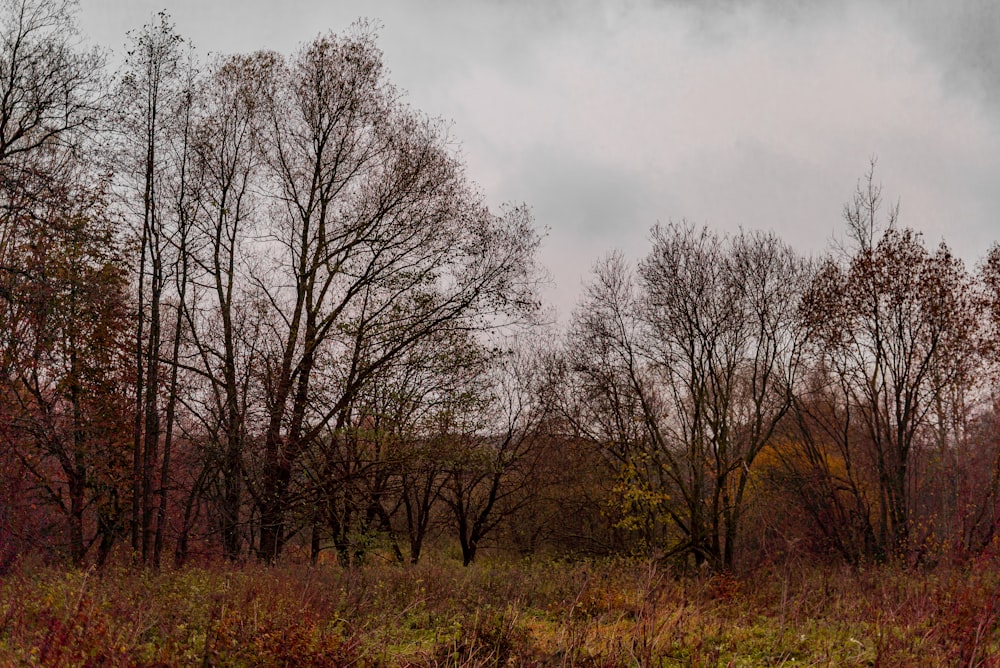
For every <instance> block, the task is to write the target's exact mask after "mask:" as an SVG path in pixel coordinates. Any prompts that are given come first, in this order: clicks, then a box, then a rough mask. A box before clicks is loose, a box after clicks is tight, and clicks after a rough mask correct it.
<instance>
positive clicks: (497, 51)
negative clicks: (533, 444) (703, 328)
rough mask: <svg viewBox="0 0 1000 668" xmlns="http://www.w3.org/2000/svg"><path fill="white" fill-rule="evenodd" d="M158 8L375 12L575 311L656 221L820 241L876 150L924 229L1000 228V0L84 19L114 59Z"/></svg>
mask: <svg viewBox="0 0 1000 668" xmlns="http://www.w3.org/2000/svg"><path fill="white" fill-rule="evenodd" d="M161 9H166V10H167V11H168V12H169V13H170V15H171V17H172V18H173V20H174V21H175V22H176V24H177V29H178V31H179V32H180V33H181V34H182V35H183V36H185V37H186V38H188V39H189V40H191V42H192V43H193V44H194V45H195V46H196V47H197V50H198V51H199V52H200V53H202V54H207V53H209V52H220V53H232V52H247V51H253V50H256V49H262V48H266V49H274V50H277V51H281V52H284V53H291V52H293V51H294V50H296V49H297V47H298V46H299V45H301V44H302V43H303V42H306V41H308V40H311V39H312V38H313V37H315V36H316V35H317V34H319V33H321V32H326V31H329V30H333V31H338V32H339V31H343V30H345V29H346V28H347V27H348V26H349V25H350V24H351V23H352V22H353V21H355V20H356V19H357V18H359V17H368V18H370V19H373V20H375V21H377V22H378V23H380V24H381V26H382V27H381V29H380V33H379V34H380V38H379V45H380V46H381V48H382V50H383V51H384V54H385V63H386V66H387V67H388V70H389V72H390V78H391V80H392V81H393V83H395V84H396V85H397V86H399V87H400V88H402V89H404V90H405V91H406V92H407V94H408V99H409V101H410V102H411V103H412V105H413V106H414V107H416V108H418V109H421V110H422V111H424V112H426V113H427V114H429V115H432V116H439V117H442V118H445V119H449V120H451V121H453V122H454V125H453V134H454V136H455V137H456V139H458V140H459V141H460V142H461V147H462V148H461V150H462V154H463V156H464V158H465V162H466V164H467V166H468V172H469V176H470V177H471V179H472V180H474V181H476V182H477V183H478V184H479V185H480V187H481V188H482V190H483V191H484V192H485V194H486V196H487V198H488V200H489V201H490V202H491V203H492V204H500V203H502V202H526V203H527V204H529V205H530V206H531V207H532V209H533V211H534V215H535V219H536V221H537V224H538V225H539V226H540V227H543V228H547V229H548V236H547V237H546V240H545V243H544V247H543V251H542V261H543V263H544V264H545V265H546V266H547V268H548V270H549V272H550V273H551V275H552V277H553V279H554V281H555V287H554V288H552V289H551V290H549V292H548V293H547V295H546V296H547V299H548V300H549V302H550V303H552V304H554V305H555V306H556V308H557V309H558V312H559V314H560V316H561V317H562V318H563V319H565V318H566V316H567V315H568V314H569V313H570V312H571V310H572V307H573V304H574V302H575V300H576V297H577V295H578V294H579V292H580V286H581V283H582V282H583V281H585V280H587V278H588V274H589V272H590V269H591V267H592V266H593V264H594V262H595V261H596V260H597V259H598V258H599V257H601V256H602V255H604V254H606V253H607V252H609V251H610V250H612V249H615V248H617V249H620V250H622V251H624V252H625V253H626V255H627V256H628V257H631V258H639V257H641V256H642V255H644V254H645V252H646V248H647V239H648V233H649V228H650V227H651V226H652V225H654V224H655V223H656V222H657V221H661V222H667V221H670V220H681V219H687V220H689V221H692V222H695V223H705V224H708V225H710V226H711V227H713V228H715V229H718V230H723V231H736V230H738V229H739V228H740V227H742V228H744V229H764V230H773V231H775V232H777V233H778V234H780V235H781V236H782V237H783V238H784V239H785V240H787V241H788V242H789V243H791V244H792V245H794V246H795V247H796V248H798V249H800V250H801V251H802V252H804V253H809V254H818V253H821V252H822V251H823V250H824V249H825V248H826V247H827V245H828V244H829V242H830V240H831V239H832V238H833V237H835V236H837V237H840V236H842V235H843V230H844V226H843V223H842V218H841V215H842V210H843V205H844V203H845V202H847V201H848V200H849V199H850V197H851V195H852V193H853V191H854V187H855V184H856V182H857V180H858V178H859V177H860V176H862V175H863V174H864V173H865V171H866V170H867V168H868V161H869V158H870V157H872V156H877V158H878V169H877V178H878V179H879V180H880V181H881V182H882V184H883V186H884V191H883V192H884V195H886V196H887V197H888V198H889V199H890V200H892V201H895V200H897V199H898V200H899V201H900V204H901V211H900V214H901V215H900V223H901V224H903V225H907V226H910V227H914V228H916V229H918V230H921V231H923V232H924V234H925V238H926V241H927V242H928V244H937V243H938V242H939V241H941V240H942V239H944V240H946V241H947V242H948V243H949V244H950V245H951V247H952V248H953V250H955V251H956V252H957V253H958V254H959V255H960V256H961V257H963V258H964V259H965V260H966V262H967V263H968V264H969V265H973V264H974V263H975V262H976V261H977V260H978V259H979V258H980V257H982V256H983V255H984V254H985V252H986V250H987V249H988V247H989V246H990V245H991V244H992V243H993V241H994V240H997V239H1000V2H995V1H994V0H951V1H938V0H882V1H877V0H868V1H861V0H857V1H854V0H827V1H823V0H815V1H809V0H800V1H795V0H749V1H744V2H740V1H738V0H700V1H699V0H619V1H617V2H614V1H612V0H579V1H577V2H555V1H542V0H539V1H538V2H535V1H532V0H463V1H462V2H458V1H457V0H456V1H453V2H445V1H444V0H423V1H416V0H367V1H363V0H283V1H278V0H158V1H155V0H80V10H81V11H80V27H81V30H82V32H83V33H84V34H85V35H86V36H87V37H88V38H89V39H90V40H92V41H93V42H95V43H97V44H100V45H102V46H104V47H107V48H109V49H112V50H114V51H115V52H117V53H119V54H120V53H121V52H122V50H123V47H124V44H125V41H126V32H127V31H128V30H130V29H134V28H138V27H140V26H142V25H143V24H144V23H148V22H149V21H150V20H151V18H152V16H153V15H154V14H155V12H157V11H159V10H161Z"/></svg>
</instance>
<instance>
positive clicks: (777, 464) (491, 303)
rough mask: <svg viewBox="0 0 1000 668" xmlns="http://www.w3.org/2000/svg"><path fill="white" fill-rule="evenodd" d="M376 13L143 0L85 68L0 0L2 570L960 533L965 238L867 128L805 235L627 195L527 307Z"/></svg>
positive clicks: (968, 459) (526, 275) (492, 224)
mask: <svg viewBox="0 0 1000 668" xmlns="http://www.w3.org/2000/svg"><path fill="white" fill-rule="evenodd" d="M376 37H377V35H376V32H375V30H374V29H372V28H371V27H370V26H368V25H367V24H366V23H364V22H359V23H357V24H355V25H354V26H352V27H351V28H350V29H349V30H347V31H345V32H344V33H341V34H337V33H327V34H322V35H320V36H319V37H317V38H315V39H314V40H313V41H310V42H308V43H306V44H304V45H303V46H302V47H301V48H300V50H298V51H297V52H296V53H294V54H292V55H282V54H278V53H273V52H266V51H260V52H256V53H250V54H238V55H231V56H214V57H210V58H205V57H201V56H199V55H198V53H197V51H196V50H195V49H194V48H193V47H192V45H190V44H189V43H188V42H187V41H186V40H185V39H184V38H183V37H182V36H180V35H178V34H177V32H176V30H175V28H174V26H173V24H172V23H171V22H170V19H169V17H168V16H167V15H166V14H160V15H159V16H158V17H156V18H155V19H154V20H153V21H152V22H151V23H150V24H148V25H146V26H145V27H142V28H138V29H137V30H135V31H134V32H132V33H130V35H129V37H128V40H129V45H130V46H129V50H128V52H127V54H126V55H125V57H124V60H123V62H122V63H121V64H120V66H118V67H117V68H116V69H114V70H112V68H110V66H109V65H108V62H107V58H106V56H105V55H104V54H102V53H101V52H100V51H97V50H93V49H89V48H87V47H86V46H85V41H84V40H83V38H82V36H80V35H79V34H78V32H77V30H76V27H75V18H74V5H73V3H72V2H68V1H67V0H56V1H46V0H11V1H9V2H5V3H3V16H2V24H0V572H4V573H8V572H14V571H16V570H17V569H18V568H21V565H22V564H26V563H27V564H36V567H38V568H41V567H42V565H46V566H59V567H66V568H74V567H75V568H92V569H97V570H98V572H100V571H101V570H102V569H110V568H118V567H121V565H122V564H129V565H131V566H133V567H135V566H139V567H148V568H149V569H150V570H151V571H154V572H155V571H156V570H157V569H161V568H162V569H173V568H179V567H182V566H185V565H189V564H202V565H204V564H232V565H234V566H235V565H244V566H245V567H247V568H249V567H251V566H252V567H254V568H256V567H261V568H264V567H268V566H273V565H280V564H295V565H308V564H334V565H337V566H338V567H351V568H354V567H357V568H363V567H365V565H366V564H371V563H372V562H373V560H374V561H375V562H379V563H381V562H391V563H398V564H401V565H404V566H407V565H408V567H412V568H416V567H417V565H418V564H420V563H421V562H423V561H426V560H427V559H432V560H434V559H445V558H447V559H453V560H457V561H458V562H460V563H461V564H463V565H465V566H469V565H471V564H474V563H475V562H476V561H477V559H481V558H483V555H484V554H485V555H488V556H490V557H491V558H493V557H495V556H497V555H508V556H513V557H526V556H531V557H532V558H543V557H544V558H552V559H567V560H570V562H571V563H579V562H577V561H576V560H587V559H639V560H647V561H648V563H653V564H659V565H660V566H662V567H665V568H670V569H672V571H671V572H674V573H677V574H683V573H688V574H693V575H692V577H699V578H705V577H709V576H710V575H711V576H714V575H715V574H722V575H725V576H726V577H731V576H732V575H731V574H739V573H742V572H746V571H748V570H750V569H754V568H769V567H773V566H774V565H775V564H782V563H786V562H787V561H788V560H790V559H791V560H795V559H799V560H801V559H808V560H810V561H812V562H814V563H822V564H827V565H829V567H830V568H853V569H858V568H865V567H873V568H875V567H881V566H883V565H888V566H891V567H893V568H904V569H909V568H921V569H934V568H935V567H942V568H943V567H945V566H948V567H956V565H963V564H970V563H983V560H986V561H989V560H992V559H995V558H996V556H997V553H998V546H1000V532H998V529H1000V432H998V419H1000V412H998V409H1000V406H998V403H997V397H996V388H997V386H998V381H1000V375H998V370H1000V367H998V362H1000V343H998V342H1000V337H998V334H1000V331H998V329H1000V246H996V245H995V246H994V247H993V248H992V249H984V256H983V258H982V259H981V260H980V261H979V262H978V263H977V264H976V266H974V267H966V266H965V264H964V263H963V261H962V260H961V259H959V258H958V257H956V256H955V255H953V254H952V253H951V251H950V250H949V248H948V246H947V245H946V244H945V243H941V244H939V245H937V246H933V245H931V246H929V245H928V244H927V243H926V242H925V240H924V239H923V237H922V236H921V235H920V234H919V233H917V232H915V231H913V230H912V229H910V228H908V227H906V225H905V221H904V220H902V219H901V218H900V215H899V208H898V206H897V205H895V204H893V201H892V200H891V198H890V197H888V195H887V196H886V197H883V194H882V187H881V185H880V182H879V179H878V176H877V175H876V170H875V163H874V161H872V164H871V168H870V169H869V171H867V172H866V173H865V174H863V175H862V176H861V178H860V179H859V180H858V185H857V190H856V192H854V193H853V194H852V193H845V196H846V199H847V204H846V205H845V207H844V211H843V214H844V231H845V234H844V238H845V241H844V242H843V243H842V244H839V245H837V246H831V248H830V249H829V250H828V252H826V253H825V254H824V255H823V256H821V257H810V258H807V257H804V256H802V255H801V254H799V253H798V252H796V250H794V249H793V248H792V247H790V246H789V245H788V244H786V243H785V242H784V241H783V240H782V239H781V238H779V237H778V236H776V235H775V234H773V233H768V232H761V231H749V230H748V231H743V232H740V233H737V234H724V233H721V232H718V231H716V230H713V229H712V228H711V227H707V226H696V225H692V224H689V223H687V222H683V221H681V222H672V223H668V224H663V225H657V226H655V227H653V228H652V229H651V231H650V234H649V244H648V252H647V254H646V255H645V257H643V258H642V259H641V260H639V261H638V262H634V263H633V262H631V261H629V260H627V259H626V258H625V257H624V256H623V255H621V254H619V253H615V252H612V253H609V254H608V255H607V256H605V257H604V258H603V259H601V260H600V261H599V262H597V264H596V265H595V266H594V269H593V272H592V274H591V276H590V278H589V279H588V282H587V284H586V285H585V287H584V288H583V292H582V296H581V298H580V300H579V302H578V304H577V306H576V308H575V310H574V311H573V313H572V316H571V317H570V318H569V319H568V321H567V322H566V323H565V324H564V325H563V326H559V325H557V324H555V323H553V322H551V321H550V318H548V317H547V314H548V310H547V309H546V307H545V305H544V304H543V303H542V302H541V300H540V298H539V294H540V288H541V287H542V285H543V284H544V281H545V280H546V277H545V271H544V267H541V266H540V265H539V263H538V261H537V258H536V252H537V249H538V248H539V245H540V244H541V243H543V235H542V233H541V232H540V228H539V226H538V225H537V224H536V222H535V221H534V220H533V218H532V214H531V210H530V208H529V207H528V206H527V205H521V204H511V205H507V206H504V207H501V208H499V209H491V208H489V207H488V206H487V205H486V197H485V195H484V194H483V193H482V192H480V191H479V190H478V188H477V186H476V185H475V183H474V182H473V180H472V178H471V176H470V175H467V174H466V172H465V168H464V165H463V164H462V161H461V159H460V157H459V154H458V150H457V141H456V139H455V138H454V137H452V136H451V135H450V130H449V126H448V124H447V123H445V122H443V121H441V120H439V119H435V118H429V117H427V116H426V115H424V114H422V113H421V112H419V111H418V110H415V109H413V108H411V107H410V106H409V105H408V103H407V102H406V99H405V97H404V96H403V95H402V93H401V92H400V91H399V90H397V89H396V88H395V87H394V86H393V85H392V83H391V82H390V81H389V80H388V78H387V76H386V73H385V66H384V63H383V60H382V56H381V53H380V51H379V49H378V46H377V43H376V41H377V40H376ZM428 555H430V556H428ZM629 563H632V562H629ZM258 564H259V566H258ZM68 572H81V571H68ZM88 572H89V571H88ZM991 609H992V608H991ZM0 635H2V634H0ZM206 651H207V650H206Z"/></svg>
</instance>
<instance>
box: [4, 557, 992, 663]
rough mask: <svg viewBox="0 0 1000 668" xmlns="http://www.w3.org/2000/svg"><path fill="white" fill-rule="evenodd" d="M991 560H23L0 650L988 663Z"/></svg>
mask: <svg viewBox="0 0 1000 668" xmlns="http://www.w3.org/2000/svg"><path fill="white" fill-rule="evenodd" d="M998 587H1000V566H998V565H997V564H994V563H992V562H983V563H977V564H973V565H970V566H967V567H963V568H960V569H959V568H956V569H951V570H945V569H939V570H938V571H935V572H930V573H927V572H919V571H903V570H898V569H891V568H874V569H870V570H861V571H858V570H850V569H843V568H832V567H816V566H811V567H789V566H785V567H781V568H775V569H771V570H759V571H757V572H754V573H752V574H749V575H747V576H744V577H732V576H721V575H717V576H708V575H706V576H702V577H696V578H691V577H683V578H681V577H674V574H673V573H671V572H670V571H669V570H666V569H663V568H660V567H657V566H655V565H651V564H644V563H638V562H629V561H608V562H600V563H585V564H579V563H578V564H567V563H561V562H554V561H484V562H483V563H480V564H477V565H475V566H473V567H471V568H467V569H466V568H462V566H461V565H460V564H458V563H456V562H454V561H452V560H448V559H444V558H441V559H438V560H432V559H428V560H427V561H426V563H424V564H421V565H420V566H417V567H405V566H396V565H388V564H378V565H370V566H365V567H358V568H353V569H341V568H338V567H334V566H322V567H317V568H309V567H302V566H281V567H276V568H261V567H256V566H248V567H244V568H239V569H236V568H220V567H214V568H188V569H184V570H179V571H166V572H162V573H158V574H156V573H151V572H132V571H129V570H128V569H125V568H117V569H114V568H113V569H109V570H107V571H105V572H103V573H101V572H96V571H69V570H60V569H51V568H42V567H24V568H22V569H21V570H20V571H19V572H16V573H14V574H12V575H11V576H9V577H7V578H6V579H5V580H4V581H3V583H2V584H0V665H45V666H91V665H93V666H96V665H102V666H136V665H139V666H173V665H213V666H282V665H284V666H292V665H294V666H313V665H314V666H337V665H343V666H346V665H354V666H459V665H461V666H511V665H523V666H530V665H535V666H873V665H876V666H910V665H912V666H932V665H938V666H995V665H997V666H1000V624H998V612H1000V610H998V607H1000V603H998Z"/></svg>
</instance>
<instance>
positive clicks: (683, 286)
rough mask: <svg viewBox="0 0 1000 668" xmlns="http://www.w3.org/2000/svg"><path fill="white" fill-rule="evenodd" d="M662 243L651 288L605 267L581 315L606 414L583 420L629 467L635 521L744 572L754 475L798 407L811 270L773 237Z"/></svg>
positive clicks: (678, 237)
mask: <svg viewBox="0 0 1000 668" xmlns="http://www.w3.org/2000/svg"><path fill="white" fill-rule="evenodd" d="M652 242H653V249H652V251H651V252H650V254H649V255H648V256H647V257H646V259H645V260H644V261H643V262H642V263H641V264H640V266H639V280H638V281H634V280H633V279H632V278H631V277H630V276H629V274H628V272H627V269H626V268H625V265H624V263H623V261H622V260H620V259H618V258H614V257H613V258H612V259H610V260H608V261H606V262H605V263H604V264H602V265H599V267H598V269H597V272H596V274H597V275H596V278H595V283H594V284H592V286H591V288H590V291H589V292H588V297H587V299H586V300H585V301H584V303H583V305H582V306H581V307H580V309H579V310H578V312H577V315H576V320H575V324H574V329H573V334H572V336H571V339H570V346H571V349H572V350H573V351H574V352H573V353H571V357H572V359H573V360H574V361H573V362H572V364H573V366H574V368H575V370H576V374H577V378H578V379H579V382H580V383H581V386H582V387H585V388H588V389H587V391H586V393H585V396H587V397H595V398H598V399H599V404H598V405H599V406H600V407H601V408H600V409H599V411H600V412H599V413H598V414H595V411H594V410H593V409H590V410H588V411H587V413H583V414H578V415H577V417H576V424H577V426H578V428H580V429H581V432H582V433H585V434H589V435H590V436H591V438H593V439H594V440H595V442H597V443H598V444H600V445H601V446H602V447H603V448H605V449H606V450H607V451H608V452H609V454H610V455H611V456H613V457H615V458H616V459H617V460H618V462H619V470H620V473H621V476H622V487H621V491H622V502H623V504H625V510H626V512H625V521H626V522H629V523H630V524H631V526H632V527H633V528H637V529H643V531H644V533H645V534H647V535H648V536H650V539H651V540H666V541H667V544H666V545H665V546H664V547H665V549H666V551H667V553H668V554H685V555H686V554H691V555H693V556H694V559H695V562H696V563H702V562H705V561H707V562H708V563H710V564H712V565H713V566H716V567H720V568H731V567H732V566H733V564H734V559H735V554H736V551H735V550H736V545H737V540H738V535H739V529H740V520H741V519H742V515H743V512H744V509H745V500H746V492H747V487H748V484H749V482H750V471H751V467H752V466H753V464H754V460H755V459H756V457H757V455H758V454H759V453H760V451H761V449H762V448H763V447H764V446H765V445H766V444H767V443H768V442H769V441H770V440H771V438H772V437H773V435H774V433H775V429H776V427H777V425H778V423H779V421H780V420H781V419H782V417H783V416H784V415H785V414H786V412H787V410H788V407H789V405H790V400H791V398H790V390H791V387H792V382H793V380H794V377H795V373H796V369H797V365H798V356H799V349H800V337H799V336H798V334H797V330H796V328H795V316H796V310H795V308H796V307H795V305H796V303H797V296H798V292H797V290H798V286H799V285H800V284H801V281H802V277H803V276H804V275H805V270H806V269H805V265H804V264H803V263H802V261H800V260H799V259H797V258H796V256H795V255H794V253H792V251H791V250H790V249H789V248H788V247H787V246H785V245H784V244H782V243H781V242H780V241H778V240H777V238H775V237H773V236H769V235H764V234H749V233H742V234H740V235H738V236H735V237H732V238H729V239H723V238H720V237H718V236H716V235H714V234H712V233H711V232H709V231H708V230H707V229H701V230H698V229H695V228H693V227H691V226H688V225H685V224H680V225H673V224H672V225H669V226H666V227H656V228H654V229H653V232H652ZM663 520H667V521H668V522H669V525H667V526H664V524H663ZM658 527H659V528H658ZM657 532H663V533H659V534H658V533H657Z"/></svg>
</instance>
